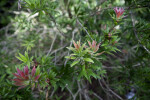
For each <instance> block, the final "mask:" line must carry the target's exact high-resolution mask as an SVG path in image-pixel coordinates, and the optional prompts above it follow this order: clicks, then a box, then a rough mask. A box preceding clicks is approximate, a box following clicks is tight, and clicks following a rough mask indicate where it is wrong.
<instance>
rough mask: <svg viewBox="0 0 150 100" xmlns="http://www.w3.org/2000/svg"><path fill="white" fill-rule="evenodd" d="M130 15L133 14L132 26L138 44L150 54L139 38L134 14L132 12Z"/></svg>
mask: <svg viewBox="0 0 150 100" xmlns="http://www.w3.org/2000/svg"><path fill="white" fill-rule="evenodd" d="M130 14H131V19H132V25H133V31H134V34H135V37H136V39H137V40H138V42H139V43H140V44H141V45H142V47H143V48H144V49H145V50H146V51H147V52H148V54H150V51H149V50H148V49H147V48H146V46H144V45H143V44H142V43H141V41H140V39H139V38H138V35H137V31H136V28H135V21H134V19H133V13H132V11H131V13H130Z"/></svg>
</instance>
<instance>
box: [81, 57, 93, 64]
mask: <svg viewBox="0 0 150 100" xmlns="http://www.w3.org/2000/svg"><path fill="white" fill-rule="evenodd" d="M83 60H84V61H87V62H91V63H94V61H93V60H92V59H91V58H84V59H83Z"/></svg>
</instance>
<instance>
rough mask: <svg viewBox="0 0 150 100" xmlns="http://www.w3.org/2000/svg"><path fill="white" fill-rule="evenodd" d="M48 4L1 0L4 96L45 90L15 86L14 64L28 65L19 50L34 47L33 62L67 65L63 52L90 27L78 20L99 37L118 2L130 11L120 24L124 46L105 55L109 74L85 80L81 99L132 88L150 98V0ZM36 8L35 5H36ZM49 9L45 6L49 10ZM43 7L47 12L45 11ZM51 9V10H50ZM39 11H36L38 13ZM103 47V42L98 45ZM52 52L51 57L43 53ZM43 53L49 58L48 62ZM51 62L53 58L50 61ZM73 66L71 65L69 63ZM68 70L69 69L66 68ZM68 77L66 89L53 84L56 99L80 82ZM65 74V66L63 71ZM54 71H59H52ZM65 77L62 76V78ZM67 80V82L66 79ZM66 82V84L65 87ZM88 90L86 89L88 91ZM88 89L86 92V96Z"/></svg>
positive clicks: (119, 98) (67, 96)
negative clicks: (31, 5) (28, 4)
mask: <svg viewBox="0 0 150 100" xmlns="http://www.w3.org/2000/svg"><path fill="white" fill-rule="evenodd" d="M45 2H46V7H45V6H42V7H43V8H42V7H40V6H39V8H38V6H37V5H36V6H35V7H34V6H33V8H32V7H29V6H28V7H27V6H26V5H24V1H21V0H1V1H0V8H1V9H0V99H1V100H16V99H17V100H34V99H35V100H37V99H39V100H43V99H45V98H46V97H45V95H46V93H47V92H45V91H43V92H41V93H40V94H38V93H36V92H37V91H36V90H35V91H30V90H29V89H28V88H25V89H21V90H17V88H16V86H14V85H13V83H12V81H11V80H12V78H13V75H12V73H14V72H15V71H16V67H18V66H20V64H21V66H24V65H25V64H23V63H21V62H20V61H19V60H18V59H17V58H16V56H18V53H21V54H24V52H25V51H26V50H27V51H30V52H29V56H30V57H32V56H33V60H32V61H31V62H30V63H31V66H34V65H40V66H41V67H45V66H46V67H49V66H50V65H51V66H57V69H56V70H57V71H64V69H63V68H64V63H65V62H66V59H64V56H67V55H68V50H67V49H66V47H67V46H70V42H71V41H72V40H71V39H72V37H73V38H74V40H75V41H78V40H81V39H82V40H81V41H82V42H84V41H87V40H88V37H87V36H86V32H85V31H84V29H83V28H82V26H80V24H79V23H78V24H77V23H76V22H75V19H76V18H78V19H79V21H80V22H81V23H82V24H83V25H84V27H85V28H86V29H87V30H88V32H89V33H90V35H91V36H92V37H93V38H95V39H96V40H97V41H98V42H100V41H101V39H103V38H102V37H103V34H104V30H105V27H107V28H111V26H112V25H113V19H112V18H111V16H110V15H112V14H113V13H114V11H113V8H114V7H116V6H117V7H123V8H125V15H127V16H126V17H125V18H124V19H123V20H124V22H123V23H121V24H120V25H119V26H118V28H119V30H120V32H118V33H117V34H118V36H119V37H120V41H119V42H118V43H119V45H118V46H117V48H118V49H119V50H120V51H117V52H113V51H112V52H111V53H112V54H105V55H103V58H105V59H103V60H101V63H102V68H103V69H105V70H106V72H107V73H106V75H105V77H103V78H102V79H100V80H96V79H92V83H91V84H90V83H89V82H88V81H85V82H84V83H83V86H82V88H84V89H83V90H82V91H83V92H82V93H81V95H82V96H81V97H80V95H79V96H77V98H76V99H77V100H80V99H83V100H125V99H127V98H128V95H131V94H133V95H134V96H133V98H132V99H133V100H149V98H150V63H149V62H150V17H149V15H150V0H45ZM35 8H36V9H35ZM45 9H46V10H45ZM44 11H45V12H44ZM46 11H47V12H46ZM37 13H38V14H37ZM100 49H101V50H103V49H104V48H100ZM44 56H48V57H49V58H44ZM40 59H47V61H45V62H44V63H43V62H42V61H41V60H40ZM52 63H53V64H52ZM66 66H69V65H66ZM66 70H67V71H66ZM66 70H65V71H66V72H68V76H62V78H63V79H66V81H65V83H66V84H69V87H71V89H70V91H71V92H70V91H68V90H67V89H66V88H65V86H62V84H61V81H60V82H58V83H54V84H58V87H57V89H56V90H55V92H54V91H53V89H50V90H49V95H50V98H51V99H52V100H72V97H71V96H72V94H71V93H73V94H74V93H75V91H76V87H77V84H74V81H72V77H69V76H70V73H71V72H72V69H69V68H68V69H66ZM60 74H61V72H60ZM53 75H54V76H55V74H53ZM62 83H63V82H62ZM65 83H64V84H65ZM62 88H64V89H62ZM85 94H86V95H85ZM83 95H84V96H83Z"/></svg>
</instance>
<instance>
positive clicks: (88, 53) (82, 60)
mask: <svg viewBox="0 0 150 100" xmlns="http://www.w3.org/2000/svg"><path fill="white" fill-rule="evenodd" d="M73 44H74V48H73V47H67V48H68V49H69V50H71V51H72V52H73V53H72V54H70V55H69V56H66V57H65V58H68V59H72V60H73V62H72V64H71V67H74V71H75V73H74V74H75V75H77V77H78V79H79V80H80V79H81V78H82V77H85V78H86V79H87V80H88V81H89V82H90V83H91V77H94V78H95V79H97V78H100V75H102V76H104V74H105V73H106V72H105V70H103V69H102V66H101V64H96V62H99V58H98V57H97V56H99V55H101V54H102V53H104V51H103V52H101V53H97V51H98V50H99V46H100V43H99V44H96V41H93V42H92V44H91V42H89V41H88V44H89V46H87V45H86V43H84V44H81V43H80V41H77V43H76V42H75V41H73Z"/></svg>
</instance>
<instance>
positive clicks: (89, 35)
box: [77, 18, 93, 41]
mask: <svg viewBox="0 0 150 100" xmlns="http://www.w3.org/2000/svg"><path fill="white" fill-rule="evenodd" d="M77 23H79V24H80V26H81V27H82V28H83V29H84V31H85V32H86V33H87V35H88V36H89V37H90V38H91V40H92V41H93V39H92V37H91V36H90V34H89V32H88V31H87V30H86V28H85V27H84V26H83V25H82V24H81V22H80V21H79V20H78V18H77Z"/></svg>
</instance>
